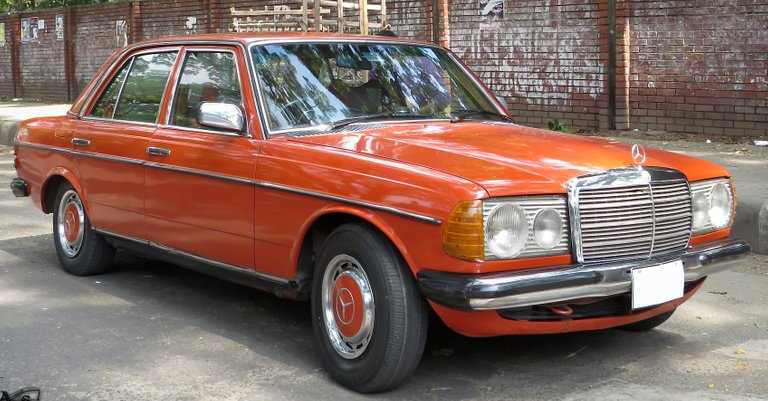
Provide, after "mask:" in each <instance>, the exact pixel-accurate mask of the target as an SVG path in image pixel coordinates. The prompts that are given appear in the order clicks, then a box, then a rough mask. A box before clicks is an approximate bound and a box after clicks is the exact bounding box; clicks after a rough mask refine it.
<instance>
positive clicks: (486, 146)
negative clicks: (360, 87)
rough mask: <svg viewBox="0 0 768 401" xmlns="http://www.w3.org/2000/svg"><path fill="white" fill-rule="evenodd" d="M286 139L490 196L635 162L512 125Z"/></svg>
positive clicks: (598, 146)
mask: <svg viewBox="0 0 768 401" xmlns="http://www.w3.org/2000/svg"><path fill="white" fill-rule="evenodd" d="M292 140H296V141H301V142H304V143H313V144H318V145H324V146H332V147H335V148H340V149H346V150H350V151H355V152H361V153H365V154H371V155H377V156H380V157H385V158H389V159H393V160H398V161H402V162H406V163H411V164H416V165H421V166H426V167H429V168H431V169H434V170H438V171H442V172H445V173H449V174H453V175H456V176H460V177H462V178H465V179H468V180H471V181H474V182H476V183H478V184H480V185H482V186H483V187H484V188H485V189H486V190H487V191H488V193H489V194H490V195H491V196H501V195H517V194H537V193H538V194H545V193H564V192H565V184H566V182H567V181H568V180H570V179H571V178H574V177H578V176H581V175H585V174H590V173H596V172H601V171H605V170H609V169H614V168H619V167H626V166H633V165H635V163H634V162H633V159H632V154H631V145H627V144H624V143H619V142H615V141H608V140H603V139H597V138H590V137H584V136H580V135H572V134H565V133H560V132H554V131H547V130H541V129H535V128H528V127H523V126H519V125H514V124H496V123H483V122H469V121H465V122H461V123H450V122H432V121H430V122H421V123H415V122H409V123H401V122H390V123H388V126H387V128H382V127H381V125H378V124H377V125H376V126H372V127H371V129H370V130H367V131H360V132H353V133H335V134H322V135H315V136H307V137H296V138H292ZM646 151H647V159H646V161H645V162H644V163H643V166H657V167H667V168H673V169H677V170H680V171H682V172H683V173H684V174H685V175H686V176H687V177H688V179H689V180H691V181H695V180H699V179H703V178H709V177H716V176H726V175H728V173H727V171H726V170H725V169H723V168H722V167H719V166H717V165H715V164H712V163H710V162H707V161H704V160H700V159H695V158H692V157H688V156H685V155H681V154H676V153H671V152H665V151H661V150H655V149H646Z"/></svg>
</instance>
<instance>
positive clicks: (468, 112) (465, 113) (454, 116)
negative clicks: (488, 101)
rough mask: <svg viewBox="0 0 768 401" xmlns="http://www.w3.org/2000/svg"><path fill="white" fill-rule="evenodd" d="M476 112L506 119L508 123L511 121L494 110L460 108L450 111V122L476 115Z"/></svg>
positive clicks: (460, 120)
mask: <svg viewBox="0 0 768 401" xmlns="http://www.w3.org/2000/svg"><path fill="white" fill-rule="evenodd" d="M476 114H481V115H485V116H491V117H498V118H500V119H502V120H504V121H507V122H510V123H511V122H512V119H511V118H509V117H508V116H506V115H504V114H501V113H498V112H495V111H490V110H475V109H460V110H454V111H452V112H451V122H452V123H458V122H462V121H464V119H465V118H467V117H469V116H472V115H476Z"/></svg>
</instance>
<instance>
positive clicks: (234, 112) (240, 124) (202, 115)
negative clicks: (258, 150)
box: [197, 102, 245, 133]
mask: <svg viewBox="0 0 768 401" xmlns="http://www.w3.org/2000/svg"><path fill="white" fill-rule="evenodd" d="M197 123H198V124H200V125H202V126H204V127H210V128H216V129H223V130H227V131H235V132H238V133H241V132H244V131H245V129H244V128H245V113H244V112H243V109H242V108H241V107H240V106H238V105H236V104H231V103H216V102H203V103H200V106H198V109H197Z"/></svg>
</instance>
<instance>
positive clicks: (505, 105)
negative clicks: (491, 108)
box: [496, 96, 509, 110]
mask: <svg viewBox="0 0 768 401" xmlns="http://www.w3.org/2000/svg"><path fill="white" fill-rule="evenodd" d="M496 100H498V101H499V103H501V105H502V106H504V110H509V106H508V105H507V101H506V100H505V99H504V98H503V97H501V96H496Z"/></svg>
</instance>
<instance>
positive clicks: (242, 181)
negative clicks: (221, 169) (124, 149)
mask: <svg viewBox="0 0 768 401" xmlns="http://www.w3.org/2000/svg"><path fill="white" fill-rule="evenodd" d="M144 165H145V166H146V167H152V168H156V169H158V170H164V171H174V172H177V173H184V174H190V175H197V176H200V177H207V178H213V179H216V180H223V181H230V182H236V183H238V184H245V185H253V184H254V181H253V180H249V179H247V178H239V177H232V176H228V175H221V174H213V173H209V172H206V171H202V170H195V169H191V168H183V167H175V166H169V165H167V164H163V163H155V162H145V163H144Z"/></svg>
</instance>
